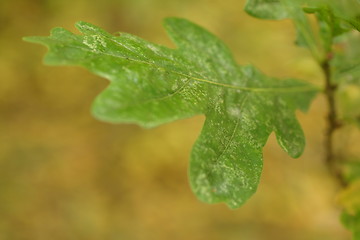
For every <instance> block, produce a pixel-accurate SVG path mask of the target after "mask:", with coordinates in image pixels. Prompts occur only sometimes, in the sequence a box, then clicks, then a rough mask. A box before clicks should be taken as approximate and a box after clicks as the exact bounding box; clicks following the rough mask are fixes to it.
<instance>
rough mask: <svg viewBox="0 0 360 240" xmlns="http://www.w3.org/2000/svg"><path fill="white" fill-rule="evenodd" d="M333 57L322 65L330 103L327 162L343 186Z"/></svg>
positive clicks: (326, 93) (326, 95) (326, 92)
mask: <svg viewBox="0 0 360 240" xmlns="http://www.w3.org/2000/svg"><path fill="white" fill-rule="evenodd" d="M329 56H330V55H329ZM330 60H331V58H330V57H329V58H327V59H326V60H325V61H324V62H323V63H322V65H321V67H322V70H323V72H324V75H325V97H326V100H327V103H328V115H327V128H326V133H325V162H326V164H327V166H328V169H329V171H330V173H331V174H332V175H334V176H335V177H336V179H337V180H338V182H339V184H340V185H341V186H343V187H344V186H346V185H347V183H346V181H345V179H344V176H343V173H342V171H341V169H340V166H339V159H338V158H337V157H336V155H335V153H334V141H333V138H334V133H335V131H336V129H338V128H339V127H340V126H341V125H340V123H339V122H338V119H337V112H336V104H335V92H336V89H337V85H336V84H334V83H332V82H331V68H330Z"/></svg>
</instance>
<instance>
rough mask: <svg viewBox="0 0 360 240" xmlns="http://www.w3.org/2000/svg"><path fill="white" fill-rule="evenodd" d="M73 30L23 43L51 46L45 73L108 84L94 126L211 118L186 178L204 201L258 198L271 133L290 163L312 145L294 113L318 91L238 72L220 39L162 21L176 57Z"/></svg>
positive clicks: (126, 37) (84, 26) (127, 38)
mask: <svg viewBox="0 0 360 240" xmlns="http://www.w3.org/2000/svg"><path fill="white" fill-rule="evenodd" d="M76 27H77V28H78V29H79V30H80V31H81V33H82V35H75V34H73V33H71V32H69V31H67V30H65V29H63V28H55V29H54V30H53V31H52V33H51V36H50V37H28V38H26V40H27V41H31V42H35V43H41V44H44V45H46V46H48V48H49V52H48V54H47V55H46V57H45V62H46V63H48V64H55V65H79V66H83V67H85V68H87V69H89V70H90V71H91V72H93V73H95V74H97V75H99V76H102V77H105V78H107V79H109V80H110V82H111V83H110V86H109V87H108V88H107V89H106V90H105V91H104V92H103V93H101V94H100V96H99V97H98V98H97V99H96V101H95V103H94V106H93V113H94V115H95V116H96V117H97V118H99V119H102V120H105V121H109V122H115V123H136V124H139V125H141V126H144V127H155V126H158V125H160V124H163V123H167V122H171V121H174V120H177V119H183V118H188V117H191V116H194V115H198V114H205V116H206V121H205V124H204V127H203V129H202V132H201V135H200V137H199V139H198V140H197V141H196V143H195V146H194V147H193V150H192V153H191V162H190V170H189V175H190V182H191V187H192V189H193V191H194V192H195V194H196V195H197V196H198V198H199V199H201V200H202V201H204V202H208V203H216V202H226V203H227V204H228V205H229V206H230V207H231V208H236V207H239V206H240V205H242V204H243V203H244V202H245V201H246V200H247V199H248V198H249V197H250V196H251V195H252V194H253V193H254V192H255V191H256V188H257V185H258V183H259V179H260V175H261V170H262V148H263V147H264V145H265V143H266V140H267V138H268V136H269V134H270V133H271V132H272V131H274V132H275V133H276V136H277V140H278V142H279V144H280V145H281V147H282V148H283V149H284V150H285V151H286V152H288V153H289V155H290V156H292V157H298V156H300V155H301V153H302V151H303V148H304V142H305V141H304V136H303V132H302V130H301V127H300V125H299V123H298V121H297V120H296V117H295V111H296V109H300V110H302V111H306V109H307V108H308V105H309V103H310V101H311V100H312V98H313V97H314V95H315V94H316V92H317V89H316V88H315V87H313V86H311V85H309V84H307V83H304V82H301V81H298V80H294V79H287V80H277V79H274V78H269V77H266V76H265V75H263V74H262V73H260V72H259V71H258V70H256V69H255V68H254V67H252V66H239V65H237V64H236V62H235V61H234V59H233V57H232V55H231V53H230V51H229V49H228V48H227V47H226V46H225V45H224V44H223V43H222V42H221V41H220V40H219V39H217V38H216V37H215V36H213V35H212V34H210V33H209V32H207V31H206V30H204V29H202V28H201V27H199V26H197V25H195V24H193V23H191V22H189V21H187V20H183V19H177V18H169V19H167V20H166V21H165V28H166V30H167V32H168V34H169V36H170V38H171V39H172V40H173V42H174V43H175V44H176V46H177V48H176V49H169V48H166V47H163V46H159V45H156V44H153V43H149V42H147V41H145V40H142V39H140V38H138V37H135V36H133V35H130V34H121V35H120V36H113V35H110V34H109V33H106V32H105V31H103V30H102V29H100V28H98V27H96V26H94V25H91V24H89V23H85V22H79V23H77V24H76Z"/></svg>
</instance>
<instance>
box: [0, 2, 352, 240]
mask: <svg viewBox="0 0 360 240" xmlns="http://www.w3.org/2000/svg"><path fill="white" fill-rule="evenodd" d="M243 6H244V2H243V1H239V0H227V1H220V0H215V1H211V2H210V1H205V0H192V1H190V0H186V1H185V0H172V1H168V0H131V1H130V0H128V1H126V0H118V1H116V0H103V1H94V0H93V1H85V0H79V1H69V0H62V1H60V0H3V1H0V74H1V76H0V82H1V87H0V132H1V134H0V239H1V240H3V239H4V240H33V239H37V240H43V239H44V240H45V239H46V240H48V239H52V240H64V239H66V240H72V239H74V240H80V239H84V240H85V239H86V240H91V239H94V240H97V239H126V240H142V239H144V240H152V239H154V240H155V239H156V240H158V239H189V240H202V239H207V240H212V239H213V240H216V239H226V240H232V239H236V240H238V239H244V240H247V239H251V240H262V239H277V240H282V239H283V240H286V239H294V240H307V239H309V240H310V239H328V240H331V239H334V240H338V239H349V237H350V236H349V233H347V232H345V230H343V228H342V226H341V225H340V224H339V223H338V221H337V217H336V216H337V215H338V214H339V212H338V211H337V210H336V209H334V207H333V206H334V202H335V199H334V198H333V196H334V192H335V191H336V189H334V188H335V187H334V183H333V182H332V180H331V179H330V178H329V177H328V176H327V172H326V170H325V169H323V165H322V162H321V161H322V159H321V157H322V152H323V150H322V138H321V136H322V133H323V132H322V129H323V126H324V121H323V116H324V113H325V112H324V111H325V109H324V108H325V107H324V106H325V103H324V100H323V99H322V98H321V97H319V98H318V99H317V101H316V102H315V103H314V104H313V106H312V109H311V110H310V113H309V114H307V115H306V116H305V115H303V114H300V113H299V117H300V119H301V122H302V126H303V127H304V130H305V133H306V136H307V142H308V144H307V149H306V150H305V153H304V155H303V156H302V157H301V158H300V159H296V160H294V159H290V158H289V157H287V156H286V154H285V153H283V152H281V151H280V150H279V147H277V145H276V141H275V139H274V138H273V137H271V139H270V140H269V142H268V144H267V146H266V148H265V156H264V159H265V163H264V164H265V166H264V172H263V176H262V181H263V182H262V183H261V184H260V188H259V189H258V192H257V194H256V195H255V197H254V198H253V199H252V201H250V202H249V203H247V204H246V205H245V206H244V207H243V208H241V209H239V210H236V211H230V210H229V209H228V208H227V207H226V206H223V205H215V206H208V205H205V204H203V203H200V202H198V200H197V199H196V198H195V197H194V196H193V194H192V193H191V191H190V188H189V186H188V180H187V174H186V171H187V170H186V169H187V164H188V163H187V161H188V153H189V152H190V147H191V145H192V144H193V142H194V140H195V139H196V137H197V133H198V132H200V128H201V125H202V122H203V120H204V119H203V118H200V117H198V118H193V119H189V120H183V121H179V122H176V123H173V124H168V125H166V126H162V127H159V128H156V129H152V130H146V131H144V130H141V129H139V128H138V127H136V126H134V125H110V124H104V123H101V122H98V121H96V120H94V119H93V118H92V117H91V115H90V114H89V108H90V104H91V101H92V99H93V98H94V96H96V95H97V94H98V93H99V92H100V91H101V90H102V89H103V88H105V87H106V84H107V82H106V81H105V80H103V79H99V78H98V77H95V76H92V75H91V74H89V73H87V72H86V71H84V70H83V69H81V68H69V67H45V66H42V65H39V64H38V60H39V59H41V57H42V56H43V54H44V52H45V50H44V49H42V48H40V47H34V46H32V45H30V44H28V43H25V42H22V40H21V38H22V37H23V36H29V35H46V34H47V33H48V30H49V29H50V28H52V27H53V26H59V25H61V26H64V27H65V28H67V29H71V30H74V27H73V23H74V22H76V21H78V20H84V21H88V22H91V23H94V24H96V25H99V26H102V27H103V28H104V29H106V30H107V31H109V32H116V31H123V32H130V33H133V34H136V35H139V36H141V37H143V38H146V39H149V40H151V41H153V42H156V43H160V44H167V45H168V46H171V44H170V43H169V42H168V40H167V38H166V37H165V33H164V32H163V30H162V27H161V24H159V23H161V21H162V19H163V18H164V17H168V16H180V17H185V18H188V19H190V20H192V21H194V22H196V23H198V24H200V25H202V26H204V27H205V28H207V29H209V30H210V31H211V32H214V33H215V34H216V35H217V36H219V37H220V38H221V39H223V40H224V41H225V42H226V43H227V44H228V45H229V46H230V48H231V49H232V50H233V51H234V54H235V55H236V58H237V60H238V62H239V63H241V64H243V63H254V64H256V65H257V66H258V67H259V68H260V69H262V70H263V71H264V72H266V73H267V74H270V75H273V76H278V77H291V76H297V77H299V78H303V79H307V80H309V81H311V82H315V83H319V82H321V74H320V72H319V69H317V68H316V64H313V62H312V60H311V57H310V56H309V55H308V54H307V52H306V51H305V50H303V49H297V48H296V47H295V46H294V45H293V39H294V38H295V32H294V31H293V30H292V27H291V26H292V25H291V23H290V22H289V21H282V22H281V23H278V22H276V23H274V22H271V21H269V22H264V21H261V20H257V19H254V18H251V17H250V16H247V15H246V14H245V13H244V12H243V10H242V8H243ZM234 26H236V28H234ZM254 46H256V47H254ZM39 49H42V50H41V51H39ZM264 56H266V57H264ZM310 116H311V117H310ZM349 133H351V134H349ZM338 135H339V137H338V138H337V140H338V145H339V146H341V147H344V149H345V150H348V152H349V153H350V154H354V155H356V154H358V153H359V149H357V148H356V147H354V146H352V147H351V146H350V145H346V141H355V142H356V141H359V136H358V134H355V133H353V131H351V129H345V130H344V132H343V133H341V132H340V133H339V134H338Z"/></svg>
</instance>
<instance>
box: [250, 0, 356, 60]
mask: <svg viewBox="0 0 360 240" xmlns="http://www.w3.org/2000/svg"><path fill="white" fill-rule="evenodd" d="M245 11H246V12H248V13H249V14H250V15H252V16H255V17H257V18H262V19H273V20H280V19H285V18H289V19H292V20H293V22H294V24H295V28H296V31H297V40H296V43H297V44H298V45H300V46H304V47H308V48H309V49H310V51H311V52H312V54H313V55H314V57H315V58H316V59H317V60H318V61H320V62H321V61H322V60H323V59H324V58H325V57H326V53H328V52H330V51H331V46H332V44H333V39H334V38H335V37H336V36H338V35H340V34H343V33H345V32H347V31H350V30H351V29H355V30H357V31H360V3H359V2H358V1H356V0H346V1H339V0H248V1H247V3H246V5H245ZM304 13H311V14H315V15H316V17H317V19H318V22H319V29H320V38H321V40H322V42H323V45H322V47H321V48H320V47H319V44H318V43H317V40H316V36H315V34H314V33H313V30H312V29H311V28H310V24H309V21H308V19H307V17H306V16H305V14H304Z"/></svg>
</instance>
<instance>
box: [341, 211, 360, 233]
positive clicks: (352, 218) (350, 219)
mask: <svg viewBox="0 0 360 240" xmlns="http://www.w3.org/2000/svg"><path fill="white" fill-rule="evenodd" d="M340 220H341V222H342V223H343V225H344V226H345V227H346V228H347V229H349V230H350V231H351V232H352V234H353V236H352V239H353V240H360V211H359V212H357V213H354V214H350V213H347V212H346V211H343V212H342V214H341V217H340Z"/></svg>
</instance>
